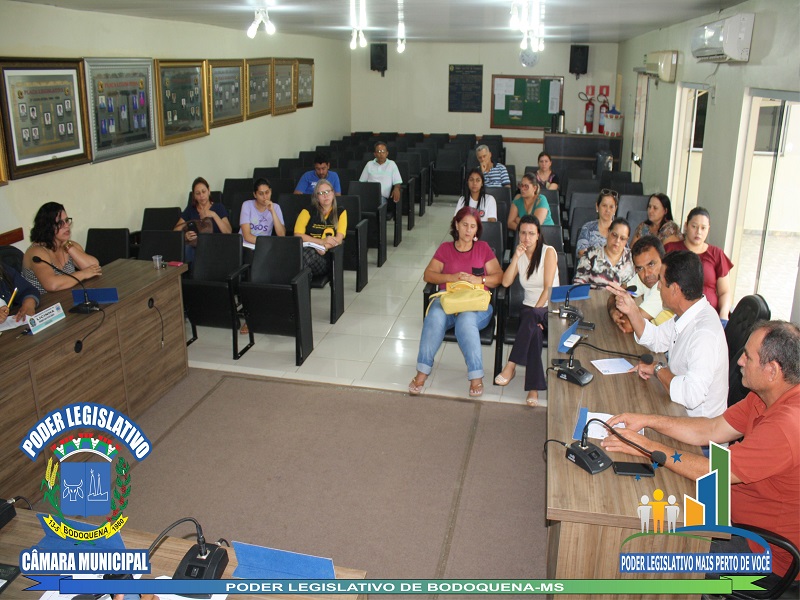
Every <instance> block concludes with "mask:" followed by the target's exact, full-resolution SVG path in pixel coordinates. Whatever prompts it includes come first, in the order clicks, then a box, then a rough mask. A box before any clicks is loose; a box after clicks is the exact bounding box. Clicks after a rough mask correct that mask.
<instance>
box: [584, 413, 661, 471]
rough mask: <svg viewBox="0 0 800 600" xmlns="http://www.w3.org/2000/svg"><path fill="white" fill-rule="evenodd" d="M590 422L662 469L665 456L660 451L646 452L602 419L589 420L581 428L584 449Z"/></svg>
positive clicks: (645, 449)
mask: <svg viewBox="0 0 800 600" xmlns="http://www.w3.org/2000/svg"><path fill="white" fill-rule="evenodd" d="M592 421H594V422H595V423H600V424H601V425H602V426H603V427H605V428H606V429H608V431H609V432H611V433H612V434H613V435H615V436H616V437H617V438H619V439H621V440H622V441H623V442H625V443H626V444H628V446H633V447H634V448H636V449H637V450H638V451H639V452H641V453H642V454H644V455H645V456H647V457H648V458H649V459H650V460H651V461H653V462H654V463H656V464H658V466H659V467H663V466H664V465H665V464H666V462H667V455H666V454H664V453H663V452H661V450H648V449H647V448H644V447H642V446H640V445H639V444H637V443H636V442H634V441H632V440H629V439H628V438H626V437H623V436H621V435H620V434H619V433H618V432H617V430H616V429H614V428H613V427H611V425H609V424H608V423H606V422H605V421H603V420H602V419H589V420H588V421H586V427H584V428H583V434H582V435H581V446H582V447H585V446H586V445H587V444H588V442H587V441H586V438H587V436H588V435H589V423H591V422H592Z"/></svg>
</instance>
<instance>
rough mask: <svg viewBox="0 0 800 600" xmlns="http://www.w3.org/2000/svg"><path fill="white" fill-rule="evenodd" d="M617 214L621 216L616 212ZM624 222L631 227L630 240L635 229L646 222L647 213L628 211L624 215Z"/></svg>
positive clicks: (643, 211)
mask: <svg viewBox="0 0 800 600" xmlns="http://www.w3.org/2000/svg"><path fill="white" fill-rule="evenodd" d="M617 214H619V215H620V216H622V213H620V212H619V211H617ZM625 220H626V221H628V224H629V225H630V226H631V240H632V239H633V233H634V232H635V231H636V228H637V227H639V225H641V224H642V223H644V222H645V221H647V211H646V210H629V211H628V212H627V214H626V215H625Z"/></svg>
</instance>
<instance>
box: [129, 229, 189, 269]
mask: <svg viewBox="0 0 800 600" xmlns="http://www.w3.org/2000/svg"><path fill="white" fill-rule="evenodd" d="M184 247H185V246H184V242H183V232H182V231H150V230H147V229H146V230H144V231H142V241H141V244H140V246H139V260H151V259H152V257H153V256H155V255H156V254H160V255H161V258H162V260H163V261H164V262H170V261H177V262H184V260H183V251H184Z"/></svg>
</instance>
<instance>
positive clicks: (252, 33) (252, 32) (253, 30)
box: [247, 10, 263, 40]
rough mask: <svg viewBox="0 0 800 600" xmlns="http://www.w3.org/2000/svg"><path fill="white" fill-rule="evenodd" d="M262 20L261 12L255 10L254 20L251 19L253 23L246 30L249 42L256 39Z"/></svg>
mask: <svg viewBox="0 0 800 600" xmlns="http://www.w3.org/2000/svg"><path fill="white" fill-rule="evenodd" d="M262 18H263V17H262V14H261V11H258V10H257V11H256V12H255V18H254V19H253V22H252V23H251V24H250V27H248V28H247V37H249V38H250V39H251V40H252V39H253V38H254V37H256V34H257V33H258V26H259V25H261V19H262Z"/></svg>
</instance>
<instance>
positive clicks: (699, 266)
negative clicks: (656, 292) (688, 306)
mask: <svg viewBox="0 0 800 600" xmlns="http://www.w3.org/2000/svg"><path fill="white" fill-rule="evenodd" d="M661 262H662V264H663V265H664V279H665V280H666V282H667V285H672V284H673V283H677V284H678V287H679V288H680V289H681V293H682V294H683V297H684V298H686V299H687V300H697V299H699V298H701V297H702V295H703V263H701V262H700V257H699V256H697V254H695V253H694V252H692V251H691V250H676V251H674V252H670V253H668V254H667V255H666V256H664V258H663V259H662V261H661Z"/></svg>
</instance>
